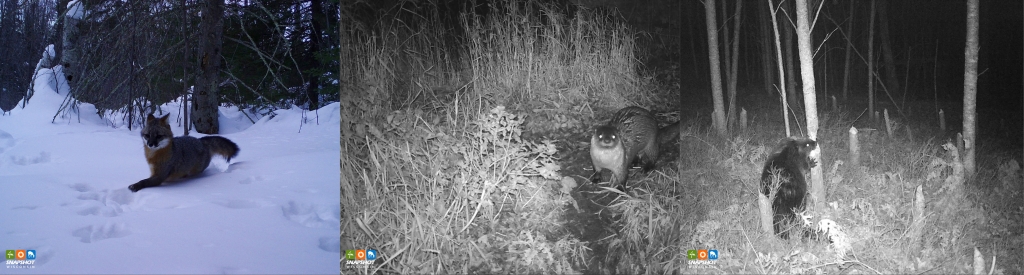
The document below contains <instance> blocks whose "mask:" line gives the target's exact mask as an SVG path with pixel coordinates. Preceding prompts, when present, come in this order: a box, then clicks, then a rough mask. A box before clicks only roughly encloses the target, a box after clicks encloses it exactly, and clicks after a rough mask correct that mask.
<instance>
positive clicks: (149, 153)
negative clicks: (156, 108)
mask: <svg viewBox="0 0 1024 275" xmlns="http://www.w3.org/2000/svg"><path fill="white" fill-rule="evenodd" d="M142 139H143V143H144V145H145V149H146V162H149V172H150V176H149V178H147V179H144V180H140V181H139V182H137V183H135V184H132V185H129V186H128V189H129V190H132V192H138V191H139V190H142V189H143V188H147V187H154V186H159V185H161V184H163V183H164V181H166V180H175V179H181V178H186V177H190V176H194V175H197V174H199V173H202V172H203V170H206V167H207V166H209V165H210V158H211V157H212V155H213V154H218V155H221V156H224V158H226V159H227V160H228V161H229V162H230V161H231V158H233V157H235V156H237V155H238V145H236V144H235V143H234V142H231V140H228V139H226V138H223V137H219V136H205V137H202V138H194V137H190V136H180V137H174V133H173V132H171V125H170V124H168V123H167V115H165V116H163V117H161V118H156V117H153V114H149V116H148V117H147V118H146V127H143V128H142Z"/></svg>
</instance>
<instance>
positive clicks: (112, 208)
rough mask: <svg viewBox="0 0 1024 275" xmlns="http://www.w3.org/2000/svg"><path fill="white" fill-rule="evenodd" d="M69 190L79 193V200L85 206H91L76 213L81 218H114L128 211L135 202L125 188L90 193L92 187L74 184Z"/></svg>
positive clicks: (129, 191)
mask: <svg viewBox="0 0 1024 275" xmlns="http://www.w3.org/2000/svg"><path fill="white" fill-rule="evenodd" d="M71 188H72V189H74V190H75V191H78V192H80V193H79V194H78V199H79V200H82V201H84V203H85V204H86V205H91V206H89V207H87V208H85V209H82V210H79V211H78V215H82V216H89V215H96V216H105V217H116V216H119V215H121V213H124V212H125V210H128V209H129V208H130V205H131V204H132V202H134V201H135V197H134V196H132V193H131V190H128V189H127V188H118V189H114V190H102V191H92V187H90V186H89V185H88V184H84V183H78V184H74V185H72V186H71Z"/></svg>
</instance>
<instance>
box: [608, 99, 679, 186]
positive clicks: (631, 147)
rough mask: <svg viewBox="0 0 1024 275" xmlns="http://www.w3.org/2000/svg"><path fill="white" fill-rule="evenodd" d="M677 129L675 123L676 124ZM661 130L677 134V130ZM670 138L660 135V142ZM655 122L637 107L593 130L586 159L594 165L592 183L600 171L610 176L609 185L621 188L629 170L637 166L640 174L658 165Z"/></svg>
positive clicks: (625, 109) (670, 127)
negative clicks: (609, 173)
mask: <svg viewBox="0 0 1024 275" xmlns="http://www.w3.org/2000/svg"><path fill="white" fill-rule="evenodd" d="M676 125H678V123H677V124H676ZM676 125H672V126H668V127H665V128H666V129H665V130H663V131H666V130H674V131H676V132H678V126H676ZM671 136H673V135H672V134H671V133H664V134H663V135H662V137H661V138H660V139H667V138H671ZM658 143H659V136H658V122H657V121H656V120H655V119H654V115H652V114H651V112H650V111H647V109H644V108H640V107H635V106H634V107H626V108H622V109H621V110H619V111H618V112H616V113H615V115H614V116H612V119H611V121H609V122H608V124H605V125H602V126H600V127H597V129H596V130H595V131H594V135H593V136H591V138H590V159H591V161H592V162H593V164H594V176H592V177H591V180H592V181H593V182H595V183H596V182H599V181H600V180H601V170H602V169H608V170H610V171H611V172H612V178H611V180H610V182H611V183H612V184H613V185H614V186H618V187H623V186H624V185H625V183H626V177H627V176H628V174H629V167H630V166H631V165H632V164H633V163H634V162H637V163H639V164H640V165H641V167H643V169H644V171H649V170H651V169H653V168H654V165H655V163H656V162H657V161H658V154H659V153H660V151H658Z"/></svg>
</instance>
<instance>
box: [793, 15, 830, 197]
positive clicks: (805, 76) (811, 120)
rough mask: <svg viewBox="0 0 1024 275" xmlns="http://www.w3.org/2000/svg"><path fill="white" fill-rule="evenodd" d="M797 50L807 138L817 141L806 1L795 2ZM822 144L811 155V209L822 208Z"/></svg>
mask: <svg viewBox="0 0 1024 275" xmlns="http://www.w3.org/2000/svg"><path fill="white" fill-rule="evenodd" d="M796 22H797V32H796V37H797V49H798V50H799V52H800V80H801V81H803V82H802V83H803V92H804V116H805V117H806V118H807V137H808V138H810V139H813V140H818V107H817V101H816V100H815V95H816V92H815V90H814V56H812V54H813V53H812V52H811V27H810V23H808V19H807V0H797V1H796ZM821 147H822V144H820V143H819V144H818V148H817V149H815V150H816V151H818V153H817V154H814V153H812V154H811V159H812V160H814V162H815V163H818V164H819V165H815V166H814V167H812V168H811V190H810V193H811V200H810V203H808V205H810V206H811V207H813V209H823V208H824V206H825V205H824V203H825V202H824V198H825V185H824V184H823V182H824V180H823V177H822V174H821V165H820V164H821V163H822V162H821V151H822V148H821Z"/></svg>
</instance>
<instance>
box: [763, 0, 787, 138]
mask: <svg viewBox="0 0 1024 275" xmlns="http://www.w3.org/2000/svg"><path fill="white" fill-rule="evenodd" d="M768 8H769V9H770V12H771V15H772V30H773V31H774V32H775V58H776V60H777V61H778V62H776V63H775V64H776V65H777V67H779V88H780V89H782V90H781V91H779V96H781V97H782V120H783V121H785V122H786V136H787V137H788V136H791V135H792V134H791V133H792V131H790V128H789V101H788V100H786V94H787V93H788V92H787V91H786V85H783V84H782V83H783V82H784V81H785V80H784V79H785V78H786V70H785V69H783V68H782V45H780V44H781V43H782V42H781V40H782V39H779V20H777V19H776V18H775V11H776V9H775V6H774V4H772V0H768Z"/></svg>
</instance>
